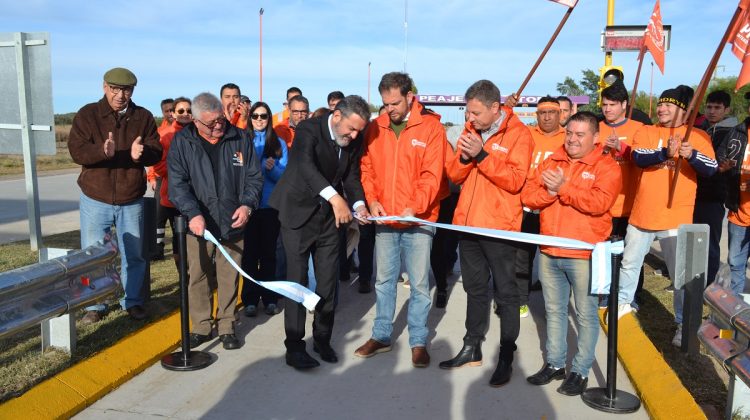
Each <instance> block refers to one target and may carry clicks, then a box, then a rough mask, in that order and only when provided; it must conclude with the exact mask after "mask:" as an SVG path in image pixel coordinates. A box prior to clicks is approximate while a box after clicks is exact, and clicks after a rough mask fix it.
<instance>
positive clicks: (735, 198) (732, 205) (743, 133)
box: [716, 117, 750, 211]
mask: <svg viewBox="0 0 750 420" xmlns="http://www.w3.org/2000/svg"><path fill="white" fill-rule="evenodd" d="M748 125H750V117H748V118H745V121H743V122H741V123H739V124H737V125H736V126H734V128H732V129H731V130H729V132H728V133H727V135H726V136H724V140H723V141H722V142H721V145H720V146H719V148H718V150H717V151H716V160H717V161H718V162H723V161H725V160H732V161H734V162H735V165H734V167H732V169H730V170H729V171H727V172H725V173H724V174H723V175H724V177H725V180H726V183H725V184H724V185H726V187H727V194H726V199H725V200H724V207H726V208H727V209H729V210H730V211H737V209H738V208H739V205H740V171H741V170H742V161H743V160H744V157H745V149H747V126H748Z"/></svg>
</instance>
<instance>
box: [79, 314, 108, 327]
mask: <svg viewBox="0 0 750 420" xmlns="http://www.w3.org/2000/svg"><path fill="white" fill-rule="evenodd" d="M102 318H103V317H102V314H101V313H100V312H99V311H86V315H84V316H83V318H81V324H83V325H90V324H96V323H97V322H99V321H101V320H102Z"/></svg>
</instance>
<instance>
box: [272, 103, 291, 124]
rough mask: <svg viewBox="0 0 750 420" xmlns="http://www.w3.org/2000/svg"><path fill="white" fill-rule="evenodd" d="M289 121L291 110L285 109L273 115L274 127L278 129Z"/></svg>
mask: <svg viewBox="0 0 750 420" xmlns="http://www.w3.org/2000/svg"><path fill="white" fill-rule="evenodd" d="M287 120H289V108H286V107H284V109H283V110H282V111H280V112H277V113H275V114H273V127H274V128H276V126H277V125H279V124H281V123H283V122H284V121H287Z"/></svg>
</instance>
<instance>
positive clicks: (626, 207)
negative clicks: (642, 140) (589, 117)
mask: <svg viewBox="0 0 750 420" xmlns="http://www.w3.org/2000/svg"><path fill="white" fill-rule="evenodd" d="M641 127H643V123H640V122H638V121H635V120H629V119H627V118H626V119H625V120H624V121H623V122H621V123H619V124H613V125H610V124H607V123H606V122H605V121H601V122H600V123H599V143H601V144H604V143H605V142H606V140H607V137H609V136H611V135H615V136H617V137H618V138H619V139H620V143H621V144H622V148H621V149H622V150H620V152H617V151H616V150H611V151H610V154H611V155H612V157H613V158H614V159H615V162H617V163H618V164H619V165H620V172H621V173H622V190H621V191H620V194H618V195H617V200H615V204H614V205H612V209H611V210H610V213H612V217H627V216H629V215H630V211H631V209H632V208H633V200H635V188H636V186H637V185H638V179H639V178H640V176H641V168H639V167H638V166H636V165H635V163H633V160H632V159H630V154H631V152H632V150H631V146H632V145H633V137H634V136H635V133H636V131H638V129H640V128H641Z"/></svg>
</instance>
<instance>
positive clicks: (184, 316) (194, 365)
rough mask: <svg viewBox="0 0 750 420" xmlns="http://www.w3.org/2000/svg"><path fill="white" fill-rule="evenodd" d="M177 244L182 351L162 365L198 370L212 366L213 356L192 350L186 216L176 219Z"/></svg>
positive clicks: (168, 356) (165, 367)
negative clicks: (178, 253)
mask: <svg viewBox="0 0 750 420" xmlns="http://www.w3.org/2000/svg"><path fill="white" fill-rule="evenodd" d="M175 221H176V223H175V224H176V225H177V226H176V227H175V232H174V233H175V235H177V243H178V244H179V248H180V261H179V265H180V329H181V332H182V334H181V336H182V351H179V352H175V353H171V354H168V355H166V356H164V357H162V359H161V365H162V366H163V367H164V369H168V370H181V371H189V370H198V369H203V368H204V367H206V366H208V365H210V364H211V362H212V360H211V355H210V354H208V353H206V352H203V351H195V350H193V351H191V350H190V316H189V312H188V290H187V282H188V272H187V243H186V242H187V240H186V237H187V222H186V221H185V216H177V217H176V218H175Z"/></svg>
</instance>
